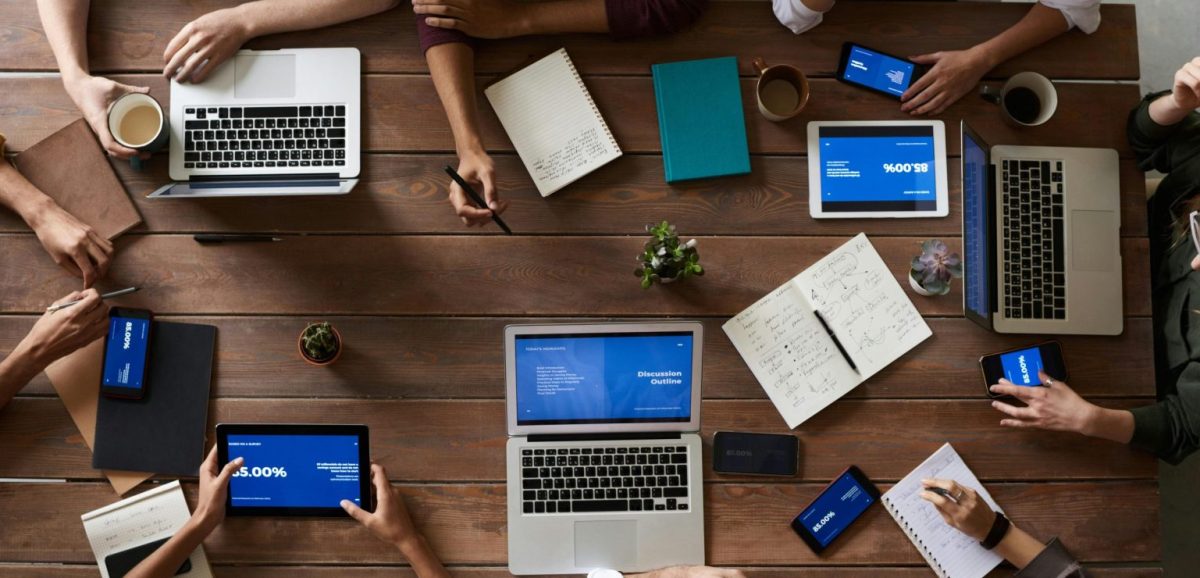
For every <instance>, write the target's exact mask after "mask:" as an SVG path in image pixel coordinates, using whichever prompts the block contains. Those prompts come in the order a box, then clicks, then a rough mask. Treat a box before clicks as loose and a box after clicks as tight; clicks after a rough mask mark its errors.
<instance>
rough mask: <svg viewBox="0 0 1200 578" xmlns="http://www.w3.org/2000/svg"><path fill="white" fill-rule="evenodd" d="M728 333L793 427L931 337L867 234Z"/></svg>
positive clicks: (743, 316) (730, 325)
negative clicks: (852, 362)
mask: <svg viewBox="0 0 1200 578" xmlns="http://www.w3.org/2000/svg"><path fill="white" fill-rule="evenodd" d="M817 311H820V313H821V316H822V317H824V318H825V321H826V322H827V323H829V326H830V328H831V329H832V330H833V333H834V335H836V336H837V338H838V340H839V341H840V342H841V344H842V346H843V347H845V348H846V353H847V354H848V355H849V356H850V358H851V359H852V360H853V361H854V364H855V366H857V368H858V371H857V372H855V371H854V370H853V369H851V368H850V364H849V363H848V362H847V361H846V358H845V357H843V356H842V354H841V352H840V351H839V350H838V348H837V345H836V343H835V342H834V340H833V338H832V337H830V336H829V332H827V331H826V330H825V328H824V327H823V326H822V325H821V322H820V320H818V319H817V316H816V313H815V312H817ZM722 327H723V329H724V330H725V334H726V335H728V336H729V340H730V341H732V342H733V346H734V347H735V348H736V349H737V350H738V353H740V354H742V358H743V359H745V360H746V364H747V365H749V366H750V371H752V372H753V373H754V377H756V378H758V382H759V384H761V385H762V387H763V389H764V390H766V392H767V396H768V397H770V398H771V402H773V403H774V404H775V408H776V409H778V410H779V413H780V414H782V415H783V419H784V420H785V421H786V422H787V424H788V427H792V428H794V427H796V426H798V425H800V424H801V423H803V422H804V421H805V420H807V419H808V418H810V417H812V416H814V415H816V413H817V412H819V411H821V410H822V409H825V407H827V406H828V405H829V404H831V403H833V402H834V401H837V400H838V398H840V397H842V396H843V395H845V394H846V393H847V392H849V391H850V390H852V389H854V388H855V387H858V385H859V384H860V383H862V382H864V381H866V380H867V379H868V378H870V377H871V376H872V375H875V374H876V373H878V372H879V371H880V370H881V369H883V368H884V367H887V366H888V364H890V363H892V362H893V361H895V360H896V359H898V358H899V357H900V356H901V355H904V354H905V353H907V352H908V351H909V350H910V349H912V348H914V347H916V346H917V344H919V343H921V342H922V341H924V340H925V339H927V338H928V337H929V336H930V335H932V334H933V332H932V331H930V329H929V326H928V325H926V324H925V320H924V319H922V318H921V314H920V313H918V312H917V308H916V307H914V306H913V304H912V301H910V300H909V299H908V296H907V295H905V294H904V290H903V289H901V288H900V284H899V283H897V282H896V278H895V277H893V276H892V273H891V271H890V270H888V268H887V265H886V264H885V263H884V262H883V259H882V258H881V257H880V256H879V253H878V252H876V251H875V247H874V246H872V245H871V241H870V240H868V239H867V236H866V235H865V234H863V233H859V234H858V236H856V237H854V238H853V239H851V240H850V241H848V242H846V243H845V244H844V245H842V246H841V247H838V248H837V249H836V250H834V251H833V252H832V253H830V254H829V255H826V256H825V257H824V258H822V259H821V260H820V261H817V262H816V263H815V264H814V265H813V266H812V267H809V268H808V269H807V270H805V271H804V272H803V273H800V274H799V275H797V276H795V277H794V278H792V280H791V281H788V282H787V283H785V284H783V285H782V286H781V287H779V288H778V289H776V290H774V291H772V292H771V293H769V294H768V295H767V296H766V297H763V298H762V299H760V300H759V301H758V302H757V303H755V304H754V305H751V306H750V307H749V308H747V309H746V310H745V311H742V312H741V313H739V314H738V315H737V316H736V317H734V318H733V319H730V320H729V321H728V322H726V323H725V325H724V326H722Z"/></svg>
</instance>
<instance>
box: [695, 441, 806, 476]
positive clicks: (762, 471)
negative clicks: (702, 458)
mask: <svg viewBox="0 0 1200 578" xmlns="http://www.w3.org/2000/svg"><path fill="white" fill-rule="evenodd" d="M799 452H800V440H798V439H796V436H794V435H780V434H763V433H740V432H731V431H719V432H717V433H716V435H714V436H713V462H712V463H713V471H714V472H718V473H722V474H752V475H764V476H794V475H796V466H797V458H798V457H799Z"/></svg>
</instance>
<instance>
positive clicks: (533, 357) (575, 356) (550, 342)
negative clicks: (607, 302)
mask: <svg viewBox="0 0 1200 578" xmlns="http://www.w3.org/2000/svg"><path fill="white" fill-rule="evenodd" d="M516 361H517V369H516V371H517V423H519V424H522V425H548V424H562V423H612V422H636V421H688V419H689V418H690V415H691V409H692V408H691V400H692V334H691V333H672V334H662V333H656V334H652V335H651V334H619V335H618V334H609V335H578V336H571V335H555V336H552V337H518V338H517V341H516Z"/></svg>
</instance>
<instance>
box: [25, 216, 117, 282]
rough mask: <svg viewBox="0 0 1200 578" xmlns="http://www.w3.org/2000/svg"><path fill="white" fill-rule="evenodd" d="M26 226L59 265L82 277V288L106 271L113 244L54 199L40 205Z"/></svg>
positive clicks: (110, 258)
mask: <svg viewBox="0 0 1200 578" xmlns="http://www.w3.org/2000/svg"><path fill="white" fill-rule="evenodd" d="M30 226H31V227H33V232H34V233H36V234H37V238H38V241H41V243H42V247H43V248H45V249H46V252H47V253H49V254H50V257H51V258H53V259H54V262H55V263H57V264H58V266H59V267H62V268H63V269H66V270H67V272H68V273H70V274H72V275H74V276H76V277H81V278H83V288H84V289H87V288H89V287H91V286H92V284H93V283H95V282H96V280H97V279H99V278H101V277H103V276H104V275H105V273H107V272H108V266H109V263H110V262H111V260H112V255H113V244H112V243H110V242H109V241H108V239H105V238H104V237H101V236H100V234H99V233H97V232H96V231H95V230H93V229H92V228H91V227H90V226H88V225H87V224H86V223H84V222H83V221H80V220H79V219H76V218H75V216H74V215H72V214H71V213H68V212H66V211H65V210H63V208H62V207H59V206H58V205H57V204H55V203H54V202H47V203H46V204H44V205H42V207H41V208H40V209H39V210H38V211H37V213H36V214H35V215H34V216H33V217H32V218H31V219H30Z"/></svg>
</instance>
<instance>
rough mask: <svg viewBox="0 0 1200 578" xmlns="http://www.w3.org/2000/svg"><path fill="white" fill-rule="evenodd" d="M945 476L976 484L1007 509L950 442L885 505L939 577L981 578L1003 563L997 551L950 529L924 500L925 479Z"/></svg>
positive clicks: (888, 496)
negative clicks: (994, 496)
mask: <svg viewBox="0 0 1200 578" xmlns="http://www.w3.org/2000/svg"><path fill="white" fill-rule="evenodd" d="M923 478H941V479H949V480H954V481H956V482H958V483H959V485H962V486H967V487H970V488H973V489H974V490H975V491H976V492H979V495H980V497H982V498H983V499H984V501H986V502H987V503H988V505H989V506H991V507H992V509H993V510H995V511H998V512H1003V511H1004V510H1002V509H1000V506H997V505H996V501H995V500H993V499H992V496H991V494H989V493H988V491H987V488H984V487H983V484H981V483H979V479H978V478H976V477H975V474H974V473H972V472H971V469H970V468H968V467H967V464H966V463H965V462H963V460H962V458H961V457H959V455H958V452H956V451H954V447H953V446H951V445H950V444H945V445H943V446H942V447H941V448H940V449H939V450H938V451H936V452H934V454H933V455H932V456H929V459H927V460H925V461H924V462H923V463H922V464H921V465H919V466H917V469H915V470H913V471H912V472H911V473H909V474H908V475H907V476H905V478H904V479H903V480H900V481H899V482H898V483H897V484H896V485H894V486H892V489H890V490H888V492H887V493H886V494H884V495H883V499H881V500H880V501H881V502H883V507H884V509H886V510H887V512H888V513H889V514H891V515H892V518H894V519H895V520H896V523H897V524H900V529H902V530H904V533H905V534H907V535H908V539H909V540H912V543H913V546H916V547H917V550H918V551H919V552H921V555H922V556H924V557H925V561H926V562H928V563H929V567H930V568H932V569H933V571H934V572H936V573H937V575H938V576H940V577H941V578H982V577H983V576H984V575H986V574H987V573H988V572H991V571H992V570H993V569H994V568H995V567H996V566H998V565H999V564H1000V562H1002V561H1004V558H1001V557H1000V555H999V554H996V553H995V552H993V551H991V550H985V549H984V548H983V546H980V545H979V542H976V541H975V540H974V539H973V538H971V537H970V536H967V535H966V534H963V533H962V532H959V531H958V530H955V529H954V528H951V527H950V526H949V525H948V524H946V522H945V521H944V520H942V516H941V515H940V514H938V512H937V509H936V508H934V506H933V504H930V503H929V502H926V501H925V500H923V499H921V496H920V494H921V489H922V487H923V486H922V485H921V480H922V479H923Z"/></svg>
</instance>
